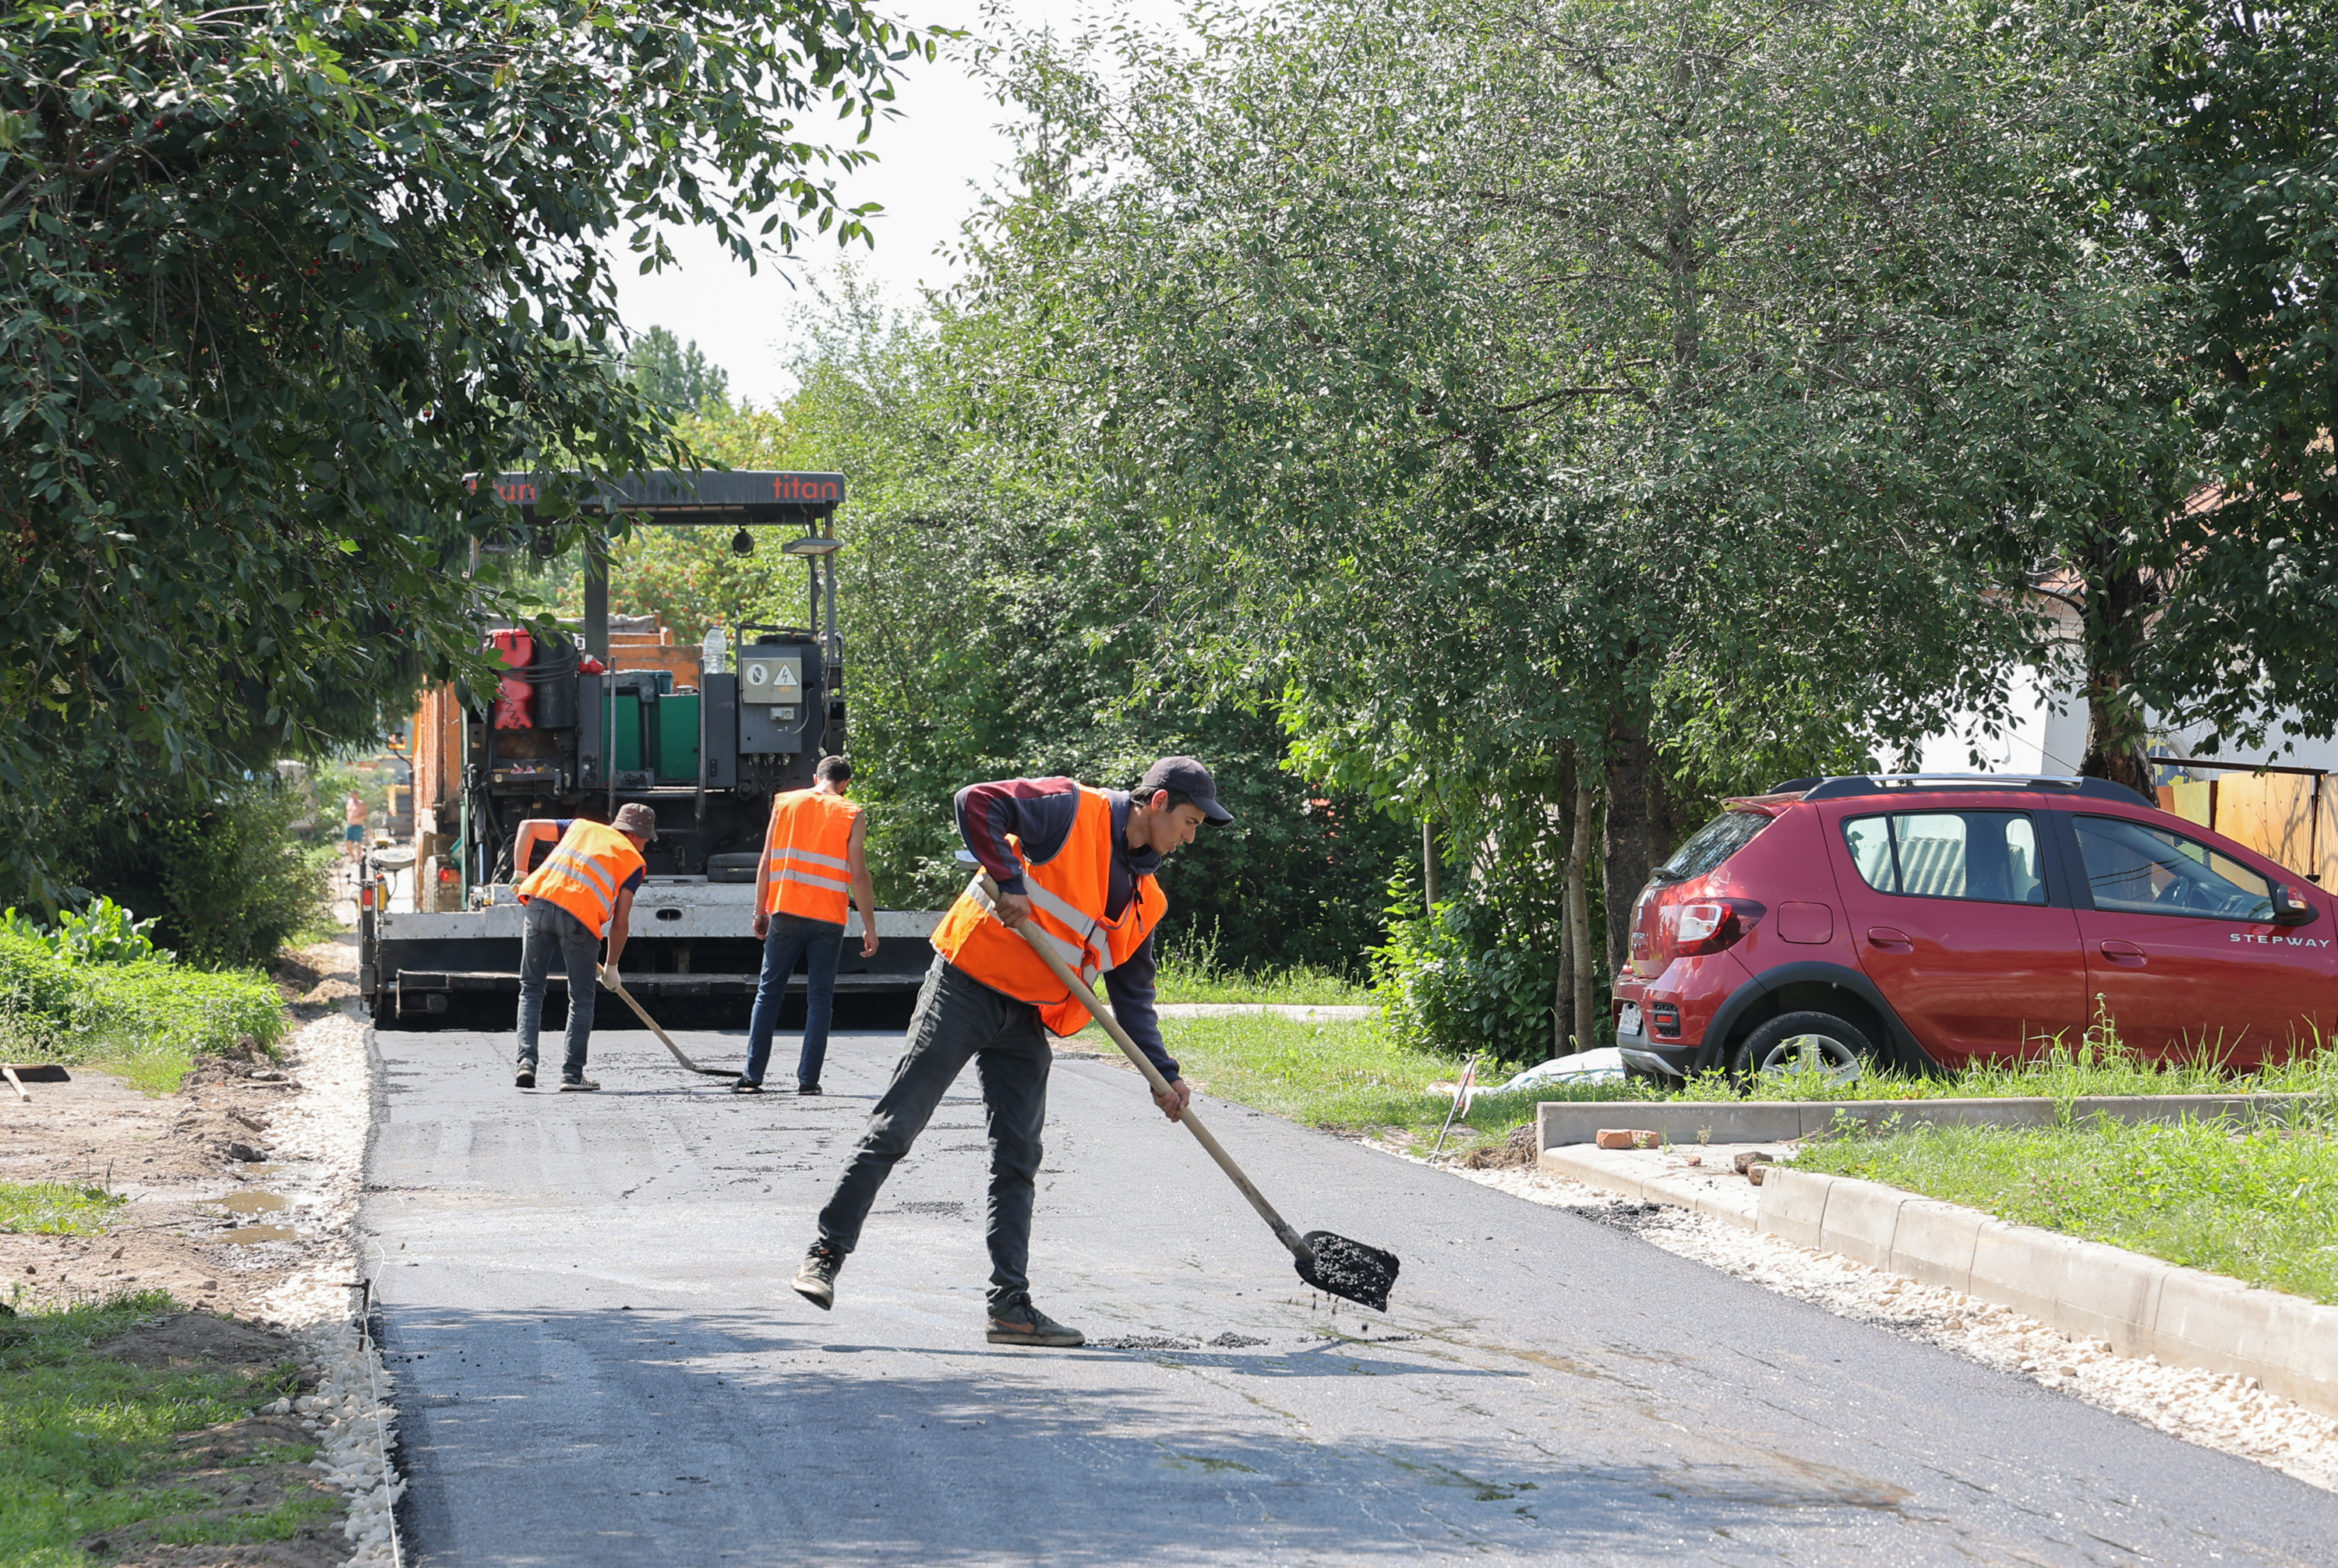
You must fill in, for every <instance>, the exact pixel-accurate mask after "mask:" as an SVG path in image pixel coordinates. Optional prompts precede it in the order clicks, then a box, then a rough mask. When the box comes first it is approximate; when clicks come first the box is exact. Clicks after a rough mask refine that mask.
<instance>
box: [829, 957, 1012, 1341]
mask: <svg viewBox="0 0 2338 1568" xmlns="http://www.w3.org/2000/svg"><path fill="white" fill-rule="evenodd" d="M969 1060H971V1061H972V1062H973V1063H974V1070H975V1073H976V1075H977V1077H978V1078H980V1079H981V1081H982V1113H983V1120H984V1122H985V1124H986V1126H987V1129H988V1132H989V1134H990V1220H989V1228H988V1231H987V1234H986V1236H985V1238H984V1240H986V1241H987V1242H988V1243H989V1246H990V1305H991V1307H992V1308H993V1309H996V1308H1001V1307H1007V1306H1010V1305H1012V1304H1013V1303H1015V1302H1017V1301H1018V1300H1027V1299H1029V1296H1030V1289H1031V1280H1030V1267H1031V1206H1032V1200H1033V1196H1034V1190H1035V1187H1036V1182H1037V1180H1038V1175H1039V1160H1040V1156H1041V1146H1040V1141H1039V1138H1040V1132H1041V1130H1042V1129H1043V1128H1044V1127H1045V1125H1046V1120H1047V1070H1048V1068H1050V1067H1051V1066H1053V1065H1054V1064H1055V1053H1054V1052H1053V1051H1052V1050H1050V1049H1049V1048H1048V1045H1047V1035H1046V1030H1045V1029H1044V1028H1043V1027H1042V1026H1041V1024H1040V1023H1039V1010H1038V1009H1037V1008H1036V1007H1034V1006H1032V1005H1031V1004H1029V1003H1028V1002H1018V1001H1017V1000H1016V999H1015V998H1014V997H1012V996H1007V995H1002V994H1001V993H999V992H997V991H993V990H992V989H991V988H990V987H989V986H987V985H984V984H983V983H982V982H981V981H979V980H977V979H976V978H975V977H974V976H973V975H969V974H968V973H967V972H966V971H965V970H963V969H961V968H959V967H958V965H955V964H952V963H951V962H950V961H949V960H948V959H947V958H944V957H943V956H941V955H940V954H938V953H937V954H935V955H934V963H933V967H932V968H930V969H928V970H927V971H926V983H925V985H924V986H923V987H922V988H921V989H920V990H919V992H918V1006H917V1010H916V1011H915V1012H914V1013H912V1014H909V1047H908V1049H906V1050H904V1051H903V1052H902V1053H901V1060H900V1062H899V1063H898V1064H896V1065H895V1067H894V1069H893V1082H892V1083H889V1084H887V1085H886V1086H885V1093H882V1094H880V1095H879V1096H878V1097H877V1107H876V1109H875V1110H874V1111H872V1112H869V1127H868V1130H867V1131H866V1132H862V1133H861V1135H860V1143H859V1145H858V1146H857V1147H855V1148H854V1150H853V1151H852V1161H851V1163H850V1164H848V1165H847V1166H846V1167H845V1168H844V1174H843V1175H842V1176H841V1177H840V1178H839V1179H838V1180H837V1183H836V1191H835V1192H834V1193H833V1194H831V1195H830V1198H829V1201H828V1205H827V1207H825V1208H823V1209H822V1210H820V1240H823V1241H826V1242H827V1243H828V1244H829V1245H830V1246H831V1247H833V1248H835V1249H836V1250H838V1251H840V1252H850V1251H851V1250H853V1248H854V1247H856V1246H858V1245H860V1227H861V1224H862V1222H863V1221H865V1220H867V1219H868V1218H869V1207H870V1205H872V1204H874V1203H875V1202H876V1201H877V1190H878V1189H879V1188H880V1187H882V1186H884V1185H885V1178H886V1177H888V1176H889V1175H891V1174H892V1173H893V1167H894V1165H895V1164H896V1163H897V1162H898V1161H899V1160H900V1158H901V1156H902V1155H904V1154H907V1153H908V1152H909V1145H910V1144H912V1143H914V1142H917V1139H918V1134H919V1133H920V1132H924V1131H925V1130H926V1122H927V1120H928V1118H929V1117H931V1116H932V1115H933V1113H934V1108H935V1107H936V1106H938V1105H939V1104H940V1103H942V1096H943V1095H944V1094H945V1093H948V1090H949V1086H950V1084H951V1083H953V1082H954V1081H955V1080H956V1079H957V1077H958V1073H960V1072H962V1071H963V1070H964V1069H965V1067H966V1064H967V1063H968V1061H969Z"/></svg>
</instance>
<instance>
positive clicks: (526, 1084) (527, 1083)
mask: <svg viewBox="0 0 2338 1568" xmlns="http://www.w3.org/2000/svg"><path fill="white" fill-rule="evenodd" d="M512 1083H513V1086H514V1087H516V1088H520V1089H533V1088H535V1068H533V1067H530V1066H528V1065H527V1064H526V1063H521V1064H520V1069H519V1072H518V1073H517V1074H516V1075H515V1076H514V1077H513V1079H512Z"/></svg>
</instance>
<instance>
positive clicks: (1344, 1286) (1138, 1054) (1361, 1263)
mask: <svg viewBox="0 0 2338 1568" xmlns="http://www.w3.org/2000/svg"><path fill="white" fill-rule="evenodd" d="M982 880H983V887H984V889H985V890H986V891H987V892H988V893H989V895H990V897H991V899H992V901H993V904H994V905H995V904H996V902H997V897H998V885H997V883H996V882H993V881H992V880H991V879H990V878H989V877H987V876H986V877H983V879H982ZM1015 931H1016V934H1017V936H1021V937H1022V938H1023V940H1024V941H1026V942H1028V943H1029V944H1030V945H1031V951H1033V952H1034V953H1036V954H1037V955H1038V956H1039V961H1040V962H1041V963H1043V964H1045V965H1046V966H1047V967H1048V969H1049V970H1050V971H1052V972H1053V973H1054V975H1055V976H1056V979H1058V980H1060V981H1062V982H1063V983H1064V986H1065V988H1066V990H1068V991H1070V992H1071V994H1072V995H1074V996H1075V997H1076V998H1078V1000H1079V1004H1080V1005H1081V1006H1083V1007H1085V1008H1086V1009H1087V1014H1088V1016H1089V1017H1091V1018H1093V1019H1095V1021H1096V1022H1097V1023H1098V1024H1102V1025H1104V1032H1105V1034H1109V1035H1111V1036H1112V1039H1113V1044H1115V1045H1118V1046H1119V1047H1120V1049H1121V1053H1122V1054H1124V1055H1125V1056H1126V1057H1127V1058H1128V1060H1129V1062H1130V1063H1131V1064H1133V1065H1134V1066H1135V1068H1136V1070H1137V1071H1138V1072H1139V1073H1144V1081H1145V1082H1146V1083H1150V1084H1152V1085H1153V1092H1154V1093H1155V1094H1167V1093H1169V1081H1168V1080H1167V1079H1166V1078H1164V1077H1163V1076H1161V1070H1160V1069H1159V1068H1158V1067H1155V1066H1154V1064H1153V1059H1152V1058H1151V1057H1149V1056H1147V1055H1146V1054H1144V1051H1143V1050H1141V1049H1140V1048H1139V1047H1138V1046H1137V1044H1136V1042H1135V1041H1134V1040H1132V1039H1130V1038H1129V1037H1128V1032H1127V1031H1126V1030H1125V1029H1123V1028H1122V1027H1121V1026H1120V1020H1119V1019H1117V1018H1115V1017H1114V1016H1113V1015H1112V1010H1111V1009H1110V1008H1108V1007H1106V1006H1105V1005H1104V1004H1103V1003H1101V1002H1099V1001H1097V1000H1096V995H1095V992H1093V991H1091V990H1089V989H1088V987H1087V983H1086V981H1084V980H1082V979H1081V978H1080V977H1079V976H1078V975H1075V974H1073V973H1072V971H1071V969H1070V968H1069V967H1068V966H1066V965H1065V963H1064V961H1063V959H1062V958H1061V957H1060V956H1058V955H1057V954H1056V950H1055V948H1054V947H1053V946H1050V945H1049V943H1048V941H1047V939H1046V934H1045V933H1043V932H1041V931H1040V930H1039V929H1038V928H1037V927H1036V926H1033V925H1032V924H1031V922H1029V921H1028V920H1026V921H1024V922H1022V923H1021V924H1020V925H1018V926H1016V927H1015ZM1181 1120H1183V1121H1184V1123H1185V1127H1186V1130H1187V1131H1188V1132H1192V1133H1193V1134H1194V1137H1195V1138H1196V1139H1198V1140H1199V1141H1200V1142H1201V1145H1202V1147H1203V1149H1205V1150H1207V1151H1208V1152H1209V1156H1210V1158H1211V1159H1213V1160H1214V1161H1217V1162H1218V1169H1219V1170H1221V1171H1224V1172H1225V1173H1226V1174H1227V1176H1229V1177H1230V1178H1232V1179H1233V1184H1234V1185H1235V1186H1236V1187H1238V1188H1240V1189H1241V1190H1242V1195H1243V1197H1245V1198H1247V1199H1249V1200H1250V1206H1251V1207H1252V1208H1253V1209H1255V1210H1258V1212H1259V1217H1260V1218H1261V1219H1262V1220H1265V1221H1266V1222H1267V1224H1268V1225H1269V1226H1271V1227H1272V1229H1273V1230H1274V1234H1275V1237H1276V1239H1277V1240H1280V1241H1282V1244H1283V1245H1284V1246H1285V1247H1288V1248H1290V1249H1291V1256H1292V1261H1293V1262H1294V1263H1295V1264H1296V1265H1297V1267H1298V1269H1299V1277H1300V1278H1301V1279H1304V1280H1306V1281H1307V1283H1308V1284H1310V1285H1311V1286H1313V1287H1314V1288H1315V1289H1318V1290H1321V1291H1323V1292H1324V1293H1325V1294H1327V1295H1331V1296H1344V1297H1346V1298H1347V1299H1349V1300H1351V1301H1356V1302H1361V1304H1362V1305H1364V1306H1366V1307H1370V1308H1375V1309H1376V1310H1378V1311H1381V1312H1385V1311H1387V1310H1388V1299H1389V1291H1390V1289H1392V1288H1393V1287H1394V1286H1395V1284H1396V1274H1397V1269H1399V1268H1400V1267H1401V1265H1400V1263H1399V1262H1398V1260H1397V1256H1396V1254H1395V1253H1393V1252H1383V1251H1382V1250H1380V1249H1379V1248H1377V1247H1367V1246H1365V1245H1364V1244H1363V1243H1362V1242H1361V1241H1351V1240H1349V1239H1348V1238H1347V1237H1345V1236H1335V1235H1333V1234H1332V1233H1331V1231H1329V1230H1310V1231H1309V1232H1307V1234H1306V1235H1304V1236H1302V1235H1300V1234H1299V1232H1298V1231H1296V1230H1292V1228H1291V1226H1290V1224H1289V1223H1288V1222H1287V1221H1286V1220H1284V1219H1283V1218H1282V1215H1280V1214H1278V1213H1276V1212H1275V1211H1274V1205H1273V1204H1272V1203H1269V1202H1268V1201H1266V1195H1265V1194H1264V1193H1262V1192H1261V1191H1259V1190H1258V1189H1257V1188H1256V1187H1255V1186H1253V1185H1252V1183H1251V1179H1250V1178H1249V1177H1248V1176H1246V1175H1244V1174H1243V1168H1242V1167H1241V1166H1239V1165H1237V1164H1235V1163H1234V1157H1233V1155H1231V1154H1229V1153H1227V1152H1226V1151H1225V1146H1224V1145H1223V1144H1221V1143H1220V1142H1218V1141H1217V1139H1216V1138H1214V1137H1213V1136H1212V1135H1211V1133H1210V1130H1209V1129H1208V1128H1206V1127H1204V1126H1203V1125H1202V1119H1201V1118H1200V1117H1198V1116H1196V1115H1194V1108H1193V1107H1192V1106H1191V1105H1188V1106H1187V1107H1185V1113H1184V1116H1183V1117H1182V1118H1181Z"/></svg>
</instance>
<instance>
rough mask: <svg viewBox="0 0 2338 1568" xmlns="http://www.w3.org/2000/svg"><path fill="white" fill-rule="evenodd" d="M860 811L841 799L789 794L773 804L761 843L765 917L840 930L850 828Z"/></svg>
mask: <svg viewBox="0 0 2338 1568" xmlns="http://www.w3.org/2000/svg"><path fill="white" fill-rule="evenodd" d="M858 818H860V807H858V806H855V805H854V804H852V802H851V801H850V800H847V799H844V798H843V797H842V796H840V795H828V794H823V793H822V792H820V790H817V789H791V790H789V791H788V792H787V793H786V794H784V795H781V796H778V797H776V798H774V799H772V801H771V829H770V831H769V832H767V833H766V834H765V835H764V838H763V874H764V876H765V877H766V878H767V879H768V881H769V887H768V888H767V890H766V891H765V893H764V896H763V912H764V913H765V914H767V915H795V916H801V917H802V918H804V919H806V920H824V921H827V922H828V923H829V924H830V925H832V926H841V925H843V924H844V923H845V922H846V920H847V919H848V918H849V917H850V915H851V913H852V905H851V900H850V893H851V889H852V862H851V861H850V859H849V858H847V854H848V851H849V850H850V848H851V844H852V824H853V823H854V822H855V821H856V820H857V819H858Z"/></svg>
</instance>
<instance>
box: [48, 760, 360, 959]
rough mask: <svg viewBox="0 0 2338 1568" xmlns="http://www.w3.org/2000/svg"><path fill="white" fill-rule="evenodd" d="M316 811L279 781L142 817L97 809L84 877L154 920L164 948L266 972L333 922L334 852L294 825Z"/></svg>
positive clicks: (86, 840) (81, 868) (78, 871)
mask: <svg viewBox="0 0 2338 1568" xmlns="http://www.w3.org/2000/svg"><path fill="white" fill-rule="evenodd" d="M307 811H309V803H308V801H307V799H305V798H304V796H303V795H302V793H301V791H300V789H299V788H298V787H296V786H288V785H285V784H283V783H281V782H280V781H279V780H278V779H276V778H275V777H274V776H273V775H272V774H270V775H268V776H266V777H263V778H260V779H253V780H251V781H250V782H247V783H244V784H241V785H239V786H237V787H235V788H234V789H231V790H229V791H227V792H226V793H224V794H223V795H221V797H220V798H218V799H211V800H203V801H195V802H189V803H186V804H184V805H182V806H180V807H177V808H174V809H171V810H169V811H167V812H164V811H161V810H156V811H152V812H147V813H142V814H140V815H139V816H137V817H136V818H128V817H126V816H125V815H124V814H123V813H122V812H120V811H119V810H118V809H115V808H113V807H112V806H111V805H110V804H102V803H93V806H92V808H91V820H90V823H89V828H88V831H87V832H86V833H85V835H84V843H85V844H86V845H87V846H88V848H86V849H85V850H84V852H83V853H84V856H85V859H84V862H83V864H81V865H79V866H78V867H76V868H75V869H76V874H77V876H78V877H79V879H80V880H81V882H82V883H83V886H85V887H89V888H92V889H93V890H94V891H95V892H97V893H99V894H101V895H110V896H111V897H114V898H116V899H119V900H120V901H121V902H122V903H123V904H126V905H128V906H129V907H131V908H133V909H140V910H143V911H145V912H146V913H147V914H148V915H150V916H153V918H154V926H155V934H156V936H159V937H160V938H161V940H162V945H163V946H167V947H170V948H172V949H174V950H175V951H176V952H177V953H178V954H179V956H182V957H183V958H185V959H187V960H188V961H189V962H191V963H193V964H197V965H202V966H204V967H206V968H209V967H216V966H220V965H246V966H260V965H267V964H270V963H272V962H273V961H274V960H275V957H276V955H277V952H278V951H279V949H280V948H281V947H283V946H284V945H285V943H286V942H287V941H288V940H290V938H292V937H294V936H298V935H300V933H301V932H302V931H304V930H306V929H308V928H309V926H313V925H315V924H316V923H317V922H318V921H319V919H321V918H322V917H323V915H324V911H325V877H326V868H327V867H328V866H329V864H330V863H331V859H332V855H333V851H332V850H331V849H330V848H308V847H304V846H302V845H301V844H300V842H299V839H298V838H297V836H296V835H295V833H294V831H293V826H292V825H293V824H294V823H295V822H296V821H298V820H299V819H300V817H301V816H302V814H303V813H304V812H307Z"/></svg>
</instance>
